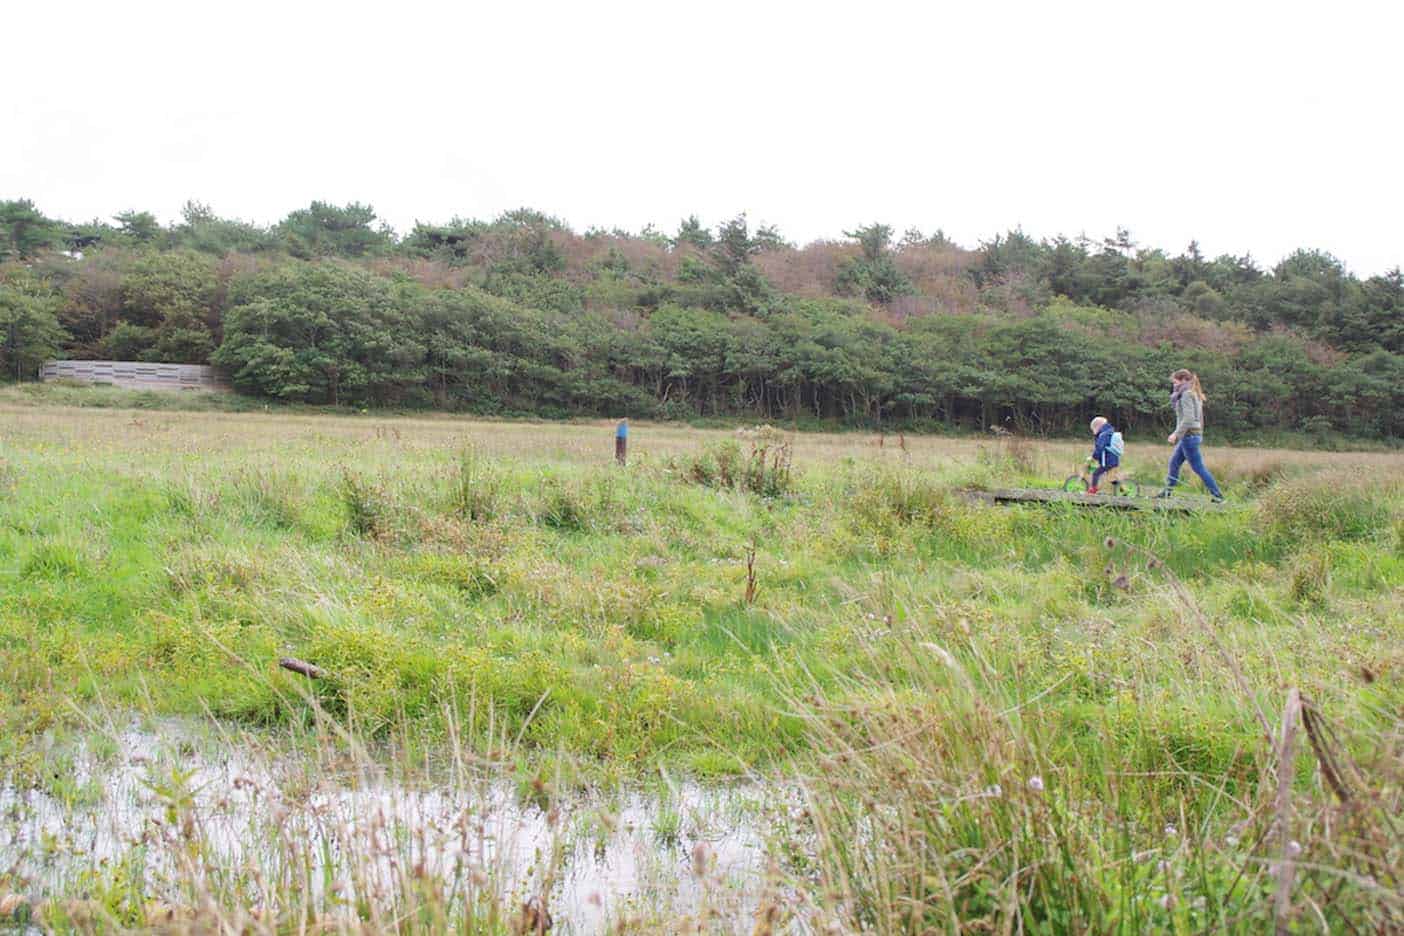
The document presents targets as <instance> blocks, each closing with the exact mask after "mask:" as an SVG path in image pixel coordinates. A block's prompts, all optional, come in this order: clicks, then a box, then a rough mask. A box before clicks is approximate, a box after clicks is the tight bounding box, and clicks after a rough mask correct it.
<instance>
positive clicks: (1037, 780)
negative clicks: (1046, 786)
mask: <svg viewBox="0 0 1404 936" xmlns="http://www.w3.org/2000/svg"><path fill="white" fill-rule="evenodd" d="M1029 789H1030V790H1033V791H1034V792H1035V793H1042V792H1043V778H1042V777H1040V776H1039V775H1038V774H1034V775H1033V776H1032V777H1030V778H1029Z"/></svg>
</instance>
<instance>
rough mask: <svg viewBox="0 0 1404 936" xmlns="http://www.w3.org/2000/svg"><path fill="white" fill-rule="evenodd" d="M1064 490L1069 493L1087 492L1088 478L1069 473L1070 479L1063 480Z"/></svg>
mask: <svg viewBox="0 0 1404 936" xmlns="http://www.w3.org/2000/svg"><path fill="white" fill-rule="evenodd" d="M1063 490H1065V491H1067V492H1068V493H1069V494H1086V493H1087V479H1086V478H1084V477H1083V476H1082V475H1069V476H1068V480H1066V481H1064V482H1063Z"/></svg>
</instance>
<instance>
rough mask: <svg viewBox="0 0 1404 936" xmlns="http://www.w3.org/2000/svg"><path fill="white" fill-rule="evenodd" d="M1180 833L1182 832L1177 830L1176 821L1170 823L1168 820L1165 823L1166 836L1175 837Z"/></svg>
mask: <svg viewBox="0 0 1404 936" xmlns="http://www.w3.org/2000/svg"><path fill="white" fill-rule="evenodd" d="M1179 834H1180V833H1179V832H1177V831H1176V830H1175V824H1174V823H1169V822H1168V823H1166V824H1165V837H1166V838H1174V837H1175V836H1176V835H1179Z"/></svg>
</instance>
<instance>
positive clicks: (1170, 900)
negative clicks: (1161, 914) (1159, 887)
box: [1160, 894, 1175, 910]
mask: <svg viewBox="0 0 1404 936" xmlns="http://www.w3.org/2000/svg"><path fill="white" fill-rule="evenodd" d="M1173 906H1175V895H1174V894H1166V895H1165V896H1164V897H1162V898H1160V907H1161V909H1162V910H1169V909H1170V908H1171V907H1173Z"/></svg>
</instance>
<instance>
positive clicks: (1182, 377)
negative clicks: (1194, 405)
mask: <svg viewBox="0 0 1404 936" xmlns="http://www.w3.org/2000/svg"><path fill="white" fill-rule="evenodd" d="M1170 377H1171V379H1172V380H1177V381H1180V382H1181V383H1183V382H1184V381H1189V390H1190V393H1193V394H1194V395H1195V396H1197V397H1199V402H1200V403H1203V402H1204V401H1205V399H1206V397H1205V396H1204V388H1203V387H1201V386H1200V385H1199V375H1198V374H1196V373H1195V372H1194V371H1191V370H1185V369H1184V368H1183V367H1182V368H1180V369H1179V370H1177V371H1175V373H1173V374H1171V375H1170Z"/></svg>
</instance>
